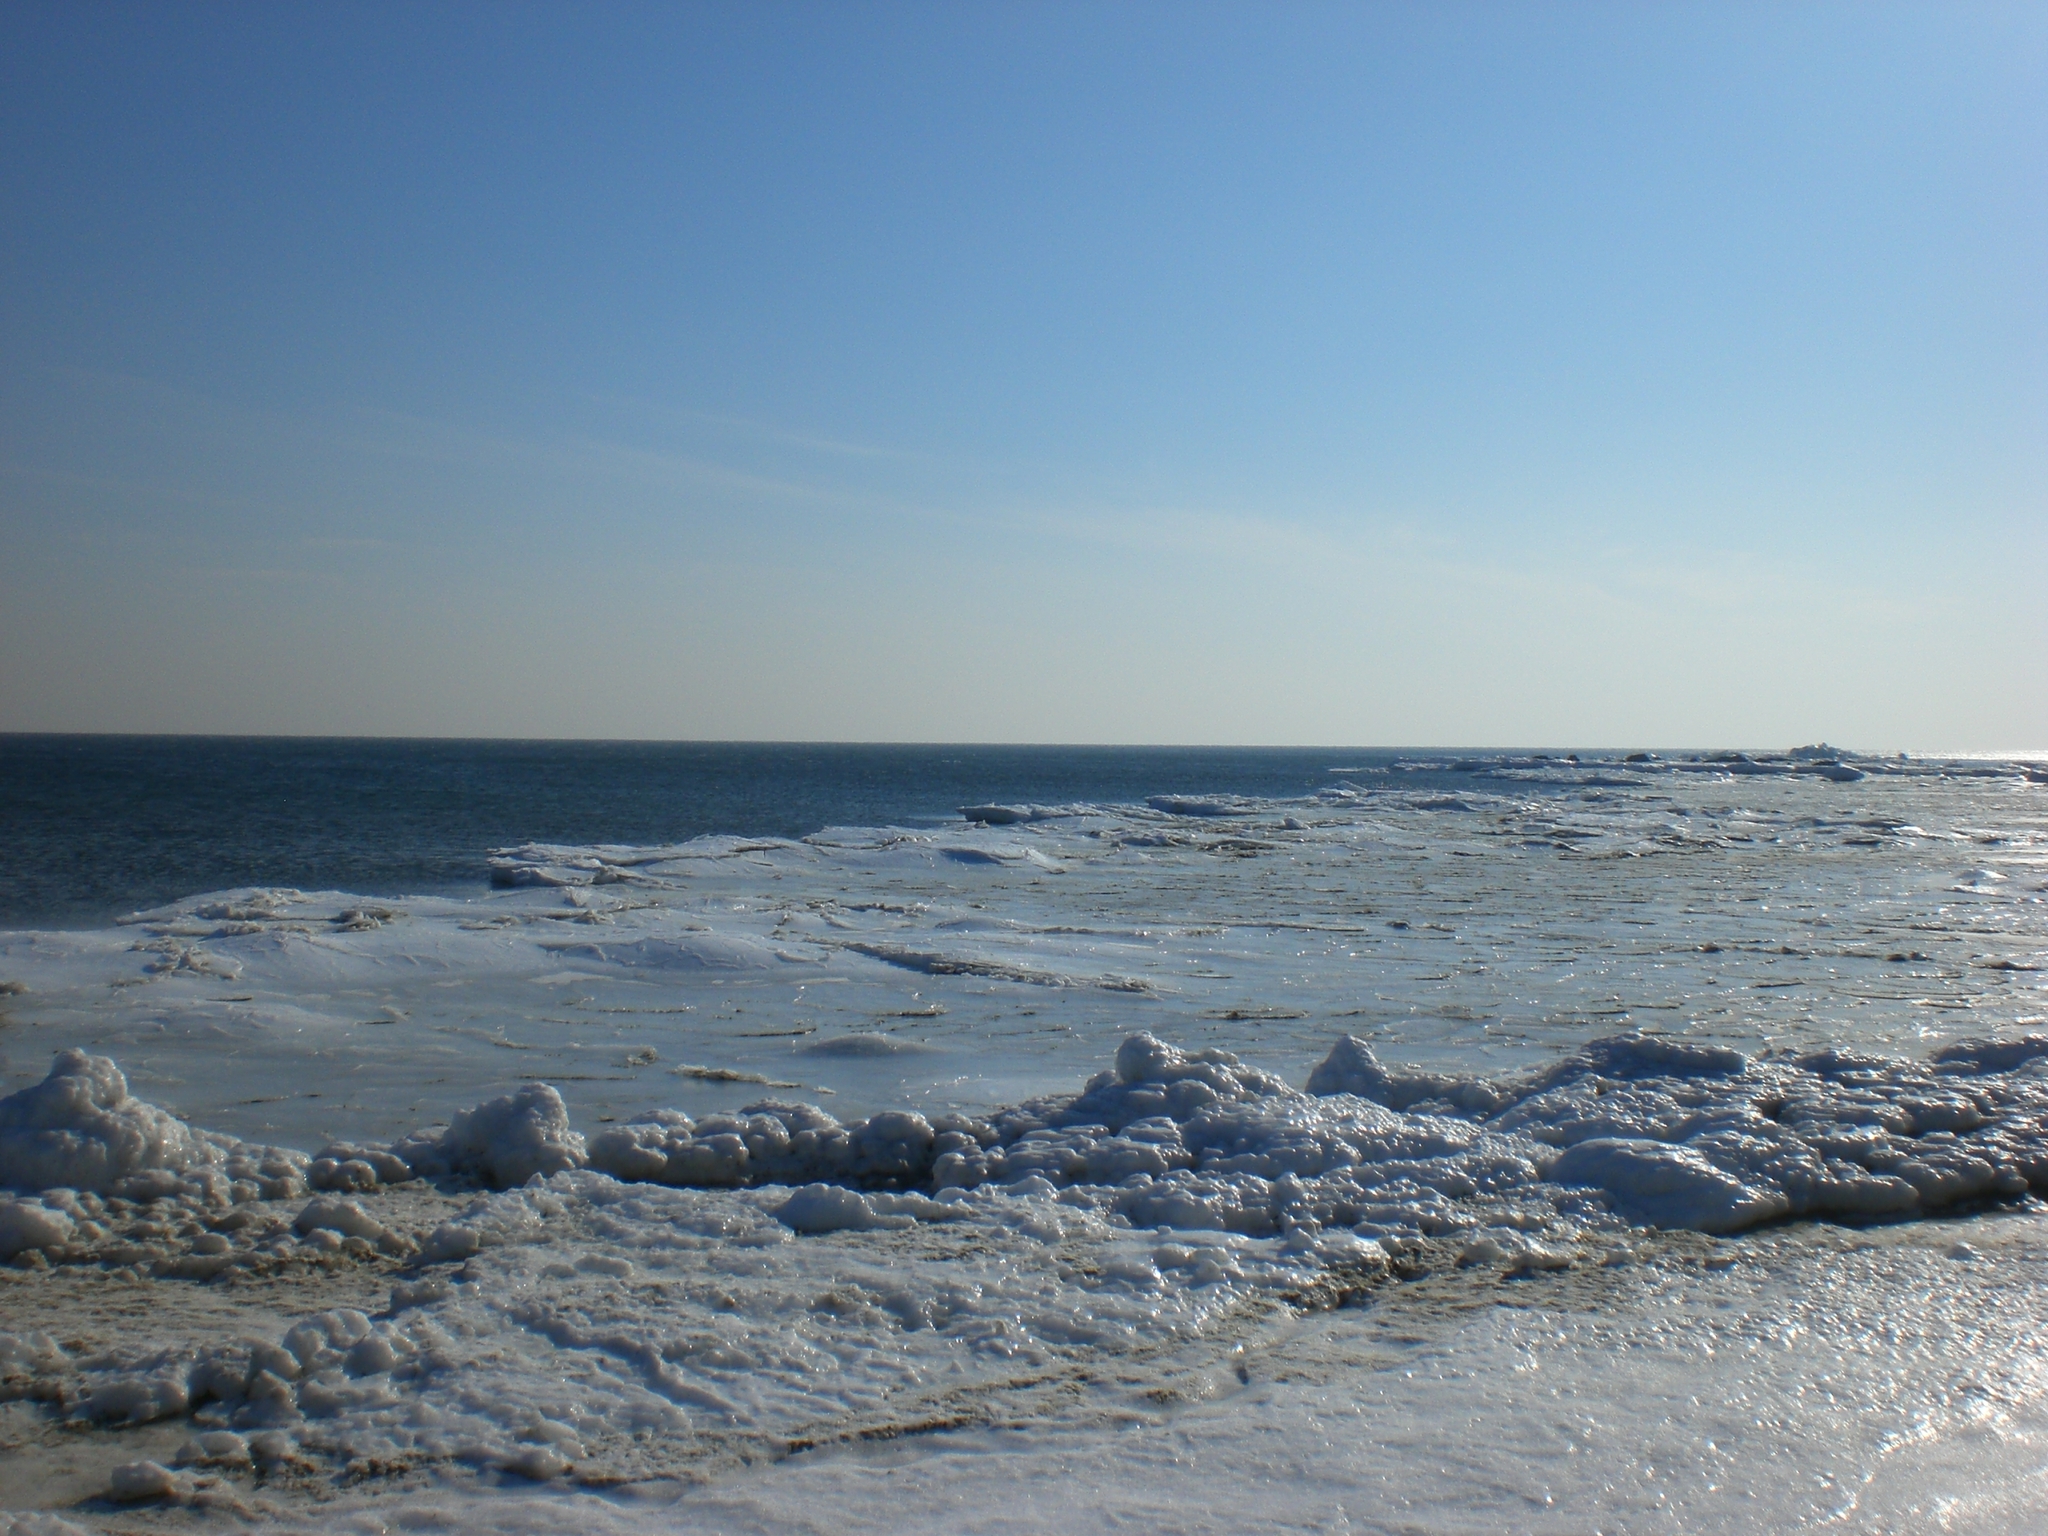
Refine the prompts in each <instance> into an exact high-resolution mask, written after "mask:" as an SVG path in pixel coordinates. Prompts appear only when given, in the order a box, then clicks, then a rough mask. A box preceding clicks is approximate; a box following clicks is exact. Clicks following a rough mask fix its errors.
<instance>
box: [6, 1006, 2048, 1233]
mask: <svg viewBox="0 0 2048 1536" xmlns="http://www.w3.org/2000/svg"><path fill="white" fill-rule="evenodd" d="M586 1168H587V1169H589V1170H591V1171H593V1172H597V1173H603V1174H608V1175H610V1176H612V1177H613V1178H616V1179H618V1180H621V1181H623V1182H628V1183H645V1184H663V1185H671V1186H680V1187H685V1188H698V1189H746V1188H754V1187H758V1186H763V1185H781V1186H787V1187H791V1188H795V1189H798V1190H800V1191H801V1190H804V1189H806V1188H807V1187H810V1186H817V1187H818V1189H817V1190H813V1191H812V1192H811V1193H809V1194H806V1195H805V1196H804V1198H803V1199H802V1200H800V1201H797V1202H796V1203H795V1204H794V1205H793V1206H792V1207H791V1209H792V1212H793V1218H794V1219H793V1223H792V1224H797V1225H802V1226H815V1225H816V1224H818V1223H821V1222H822V1223H827V1224H832V1223H837V1224H838V1225H841V1226H845V1225H859V1224H860V1223H862V1222H864V1221H866V1220H868V1219H869V1218H870V1217H872V1216H873V1215H874V1214H875V1210H876V1209H877V1208H876V1207H874V1206H872V1205H871V1204H870V1205H867V1206H863V1207H861V1208H860V1210H856V1209H855V1205H854V1204H853V1203H849V1200H848V1198H846V1197H843V1196H841V1195H839V1194H835V1193H826V1192H821V1191H829V1190H843V1191H847V1192H850V1194H851V1196H852V1197H853V1199H854V1200H855V1201H857V1200H858V1199H859V1198H860V1197H861V1196H863V1195H875V1196H911V1195H915V1196H917V1197H919V1198H922V1199H924V1200H925V1202H926V1204H929V1203H930V1199H931V1197H934V1196H936V1197H938V1198H940V1199H944V1198H947V1197H948V1194H949V1192H952V1193H953V1195H954V1196H956V1197H957V1195H958V1194H959V1193H961V1192H967V1191H973V1190H976V1189H979V1188H982V1187H983V1186H990V1187H1002V1188H1008V1189H1011V1190H1019V1191H1024V1192H1029V1191H1031V1190H1034V1189H1035V1190H1040V1191H1043V1192H1045V1193H1048V1194H1051V1193H1054V1192H1057V1191H1061V1190H1072V1191H1075V1192H1076V1193H1085V1194H1086V1195H1087V1198H1088V1202H1089V1203H1090V1204H1091V1205H1093V1206H1096V1207H1099V1208H1100V1209H1101V1210H1102V1211H1103V1213H1104V1214H1105V1215H1109V1216H1112V1217H1119V1218H1122V1219H1123V1220H1125V1221H1127V1222H1129V1223H1130V1224H1131V1225H1133V1226H1135V1227H1157V1226H1167V1227H1175V1228H1182V1229H1188V1230H1214V1231H1225V1232H1234V1233H1239V1234H1242V1235H1245V1236H1249V1237H1271V1236H1278V1235H1284V1234H1286V1233H1288V1232H1291V1231H1295V1230H1318V1231H1319V1230H1322V1229H1325V1228H1332V1227H1343V1228H1350V1229H1352V1230H1353V1231H1355V1232H1356V1233H1357V1234H1358V1235H1360V1236H1364V1237H1374V1236H1387V1235H1395V1234H1402V1233H1406V1234H1416V1233H1420V1234H1424V1235H1431V1234H1438V1233H1445V1232H1455V1231H1459V1230H1463V1229H1466V1228H1469V1227H1471V1226H1473V1225H1475V1224H1481V1225H1483V1224H1486V1223H1488V1222H1499V1221H1507V1222H1508V1223H1509V1224H1510V1225H1512V1226H1516V1227H1520V1228H1524V1229H1530V1230H1534V1229H1538V1228H1541V1229H1553V1228H1554V1229H1565V1228H1575V1227H1579V1226H1582V1225H1584V1224H1586V1223H1588V1222H1592V1223H1595V1224H1605V1225H1613V1224H1617V1223H1618V1224H1622V1225H1627V1224H1632V1223H1638V1224H1648V1225H1654V1226H1660V1227H1668V1228H1685V1229H1691V1230H1695V1231H1701V1232H1709V1233H1724V1232H1732V1231H1737V1230H1741V1229H1743V1228H1745V1227H1750V1226H1754V1225H1756V1224H1758V1223H1760V1222H1766V1221H1772V1220H1776V1219H1780V1218H1785V1217H1798V1216H1816V1217H1829V1218H1836V1219H1852V1220H1856V1219H1870V1218H1893V1217H1901V1216H1911V1215H1918V1214H1923V1213H1927V1212H1931V1211H1936V1210H1940V1209H1943V1208H1946V1207H1951V1206H1955V1205H1958V1204H1961V1203H1964V1202H1970V1201H1981V1200H1995V1199H2010V1198H2015V1197H2018V1196H2022V1195H2025V1194H2027V1193H2028V1192H2029V1191H2030V1190H2048V1036H2026V1037H2022V1038H2018V1039H2006V1040H1991V1041H1976V1042H1967V1043H1963V1044H1958V1045H1953V1046H1950V1047H1948V1048H1946V1049H1944V1050H1942V1051H1939V1052H1937V1053H1936V1054H1935V1055H1934V1056H1933V1057H1932V1058H1930V1059H1928V1060H1926V1061H1917V1062H1916V1061H1908V1060H1902V1059H1891V1058H1880V1057H1866V1056H1859V1055H1855V1054H1853V1053H1850V1052H1846V1051H1842V1050H1839V1049H1831V1050H1827V1051H1820V1052H1810V1053H1807V1054H1804V1055H1798V1056H1785V1057H1773V1056H1765V1057H1754V1058H1753V1057H1750V1056H1746V1055H1745V1054H1743V1053H1742V1052H1740V1051H1735V1050H1731V1049H1728V1048H1726V1047H1722V1046H1715V1045H1711V1044H1700V1043H1695V1042H1690V1041H1684V1040H1677V1039H1672V1038H1669V1037H1663V1036H1656V1035H1645V1034H1632V1035H1622V1036H1613V1037H1609V1038H1605V1039H1600V1040H1595V1041H1592V1042H1590V1043H1588V1044H1587V1045H1586V1046H1584V1047H1583V1048H1582V1049H1580V1050H1579V1051H1577V1052H1574V1053H1573V1054H1572V1055H1570V1056H1568V1057H1565V1058H1563V1059H1562V1060H1560V1061H1558V1062H1555V1063H1553V1064H1551V1065H1550V1066H1548V1067H1545V1068H1543V1069H1541V1070H1540V1071H1537V1072H1533V1073H1530V1074H1527V1075H1524V1076H1522V1077H1518V1078H1503V1079H1485V1078H1478V1077H1457V1076H1450V1075H1441V1074H1434V1073H1425V1072H1416V1071H1407V1070H1401V1069H1398V1068H1389V1067H1387V1066H1385V1065H1383V1064H1382V1063H1381V1062H1380V1061H1379V1060H1378V1059H1377V1058H1376V1057H1375V1055H1374V1053H1373V1051H1372V1049H1371V1048H1370V1046H1368V1045H1367V1044H1366V1043H1365V1042H1364V1041H1362V1040H1360V1039H1357V1038H1356V1037H1353V1036H1344V1037H1342V1038H1340V1039H1339V1040H1338V1041H1337V1042H1336V1044H1335V1045H1334V1046H1333V1047H1332V1048H1331V1050H1330V1052H1329V1054H1328V1056H1327V1057H1326V1058H1325V1059H1324V1060H1323V1062H1322V1063H1321V1064H1320V1065H1319V1066H1318V1067H1317V1068H1316V1069H1315V1071H1314V1072H1313V1073H1312V1074H1311V1076H1310V1078H1309V1082H1308V1087H1307V1090H1306V1091H1304V1090H1302V1089H1297V1088H1294V1087H1292V1086H1291V1085H1290V1084H1288V1083H1287V1082H1285V1081H1284V1080H1282V1079H1281V1078H1279V1077H1277V1076H1275V1075H1274V1074H1272V1073H1269V1072H1266V1071H1264V1070H1262V1069H1260V1068H1258V1067H1256V1066H1253V1065H1250V1064H1248V1063H1246V1062H1244V1061H1242V1060H1240V1059H1239V1058H1238V1057H1236V1056H1234V1055H1232V1054H1231V1053H1229V1052H1226V1051H1221V1050H1196V1051H1188V1050H1182V1049H1179V1048H1177V1047H1175V1046H1173V1045H1170V1044H1168V1043H1166V1042H1164V1041H1161V1040H1158V1039H1156V1038H1154V1037H1153V1036H1151V1035H1149V1034H1139V1035H1133V1036H1132V1037H1130V1038H1129V1039H1127V1040H1126V1041H1125V1042H1124V1043H1123V1045H1122V1046H1121V1047H1120V1048H1119V1049H1118V1051H1117V1054H1116V1059H1115V1063H1114V1065H1113V1067H1112V1068H1111V1069H1110V1070H1108V1071H1105V1072H1102V1073H1099V1074H1097V1075H1096V1076H1095V1077H1094V1078H1092V1079H1090V1080H1089V1081H1088V1082H1087V1083H1086V1084H1085V1085H1084V1086H1083V1088H1082V1089H1081V1091H1080V1092H1079V1093H1076V1094H1073V1095H1069V1096H1054V1097H1048V1098H1043V1099H1036V1100H1030V1101H1027V1102H1025V1103H1022V1104H1018V1105H1014V1106H1012V1107H1010V1108H1007V1109H1004V1110H1000V1111H998V1112H996V1113H994V1114H992V1115H988V1116H976V1115H966V1114H945V1115H939V1116H936V1117H933V1118H927V1117H926V1116H924V1115H921V1114H917V1113H914V1112H910V1111H902V1110H896V1111H885V1112H883V1113H879V1114H875V1115H870V1116H868V1117H866V1118H864V1119H859V1120H853V1121H849V1122H844V1123H842V1122H841V1121H840V1120H838V1119H836V1118H835V1117H833V1116H832V1115H830V1114H828V1113H827V1112H826V1111H824V1110H822V1109H820V1108H818V1107H817V1106H815V1105H811V1104H803V1103H792V1102H785V1101H780V1100H764V1101H762V1102H759V1103H756V1104H752V1105H749V1106H747V1107H746V1108H744V1109H742V1110H740V1111H739V1112H737V1113H734V1114H712V1115H704V1116H700V1117H697V1118H694V1119H693V1118H692V1117H690V1116H688V1115H686V1114H683V1113H682V1112H681V1111H678V1110H673V1109H662V1110H654V1111H650V1112H648V1113H646V1114H643V1115H641V1116H640V1117H638V1118H637V1119H635V1120H633V1121H630V1122H628V1123H626V1124H623V1125H612V1126H607V1127H605V1128H603V1129H601V1130H599V1131H598V1132H597V1133H596V1134H595V1135H593V1136H591V1137H589V1138H588V1139H587V1140H586V1138H585V1137H584V1136H583V1135H582V1134H581V1133H579V1132H578V1131H576V1130H575V1129H574V1128H573V1127H572V1126H571V1125H570V1122H569V1115H568V1111H567V1109H566V1108H565V1106H564V1105H563V1102H562V1099H561V1097H560V1095H559V1094H558V1093H557V1092H556V1090H555V1089H553V1088H552V1087H549V1086H547V1085H545V1084H540V1083H532V1084H528V1085H526V1086H525V1087H522V1088H520V1089H519V1090H518V1091H516V1092H514V1093H512V1094H509V1095H506V1096H504V1097H502V1098H498V1099H493V1100H491V1101H489V1102H487V1103H484V1104H480V1105H478V1106H476V1107H475V1108H474V1109H470V1110H466V1111H463V1112H462V1113H460V1114H458V1115H456V1116H455V1117H454V1119H453V1121H452V1123H451V1124H449V1125H448V1126H446V1127H438V1128H434V1129H430V1130H427V1131H422V1132H416V1133H414V1134H413V1135H411V1136H408V1137H405V1138H403V1139H402V1140H400V1141H399V1142H397V1143H395V1144H394V1145H392V1146H391V1147H390V1148H388V1149H375V1148H361V1147H353V1146H347V1145H341V1146H335V1147H330V1148H328V1149H326V1150H325V1151H324V1152H323V1153H322V1154H321V1156H320V1157H319V1158H317V1159H313V1160H310V1162H309V1160H308V1159H306V1158H305V1157H304V1156H303V1155H302V1154H287V1153H278V1152H275V1151H274V1150H272V1149H265V1148H249V1147H243V1146H239V1145H238V1144H235V1143H231V1142H228V1141H226V1140H225V1139H224V1138H219V1137H213V1136H209V1135H208V1134H207V1133H204V1132H200V1131H195V1130H193V1129H191V1128H190V1127H188V1126H186V1125H184V1124H183V1122H181V1121H178V1120H177V1119H175V1118H174V1117H172V1116H170V1115H169V1114H167V1113H165V1112H164V1111H163V1110H160V1109H157V1108H156V1107H154V1106H152V1105H148V1104H144V1103H142V1102H141V1101H139V1100H136V1099H134V1098H132V1097H130V1096H129V1095H128V1094H127V1091H126V1084H125V1081H124V1080H123V1079H122V1077H121V1074H120V1072H119V1069H118V1068H116V1067H115V1066H114V1064H113V1063H112V1062H111V1061H108V1060H106V1059H105V1058H100V1057H90V1056H87V1055H85V1054H84V1053H82V1052H76V1051H70V1052H65V1053H63V1054H62V1055H60V1056H59V1057H58V1058H57V1061H56V1063H55V1065H54V1066H53V1067H52V1069H51V1072H50V1075H49V1077H48V1078H46V1079H45V1081H44V1082H43V1083H41V1084H38V1085H37V1086H36V1087H34V1088H30V1089H27V1090H24V1091H23V1092H21V1093H17V1094H15V1095H13V1096H11V1097H10V1098H7V1099H5V1100H0V1177H4V1179H5V1182H6V1183H7V1184H8V1185H9V1186H11V1187H13V1188H15V1189H17V1190H21V1191H24V1192H35V1191H46V1192H47V1191H56V1192H58V1194H59V1196H61V1194H62V1193H63V1192H66V1191H71V1190H95V1191H100V1192H103V1193H104V1192H127V1193H130V1194H133V1195H143V1196H147V1195H148V1193H149V1191H151V1190H153V1189H159V1188H160V1191H161V1192H162V1193H166V1194H169V1193H175V1192H185V1193H192V1194H197V1195H199V1196H201V1197H203V1198H206V1199H208V1200H210V1201H211V1202H213V1203H217V1204H220V1203H228V1202H232V1201H236V1200H243V1199H255V1198H263V1197H269V1198H277V1197H278V1195H277V1193H276V1192H277V1191H287V1192H295V1191H303V1190H304V1189H305V1188H306V1187H307V1186H308V1185H310V1186H311V1187H312V1188H315V1189H321V1190H327V1191H332V1192H339V1193H346V1192H348V1191H352V1190H364V1189H370V1188H373V1187H375V1186H376V1185H377V1184H379V1183H392V1182H400V1181H403V1180H405V1179H409V1178H413V1177H427V1178H435V1179H442V1180H448V1179H454V1180H457V1181H466V1182H469V1183H471V1184H474V1185H480V1186H483V1187H486V1188H512V1187H517V1186H520V1185H523V1184H526V1183H527V1182H529V1181H530V1180H533V1179H535V1178H536V1177H541V1178H545V1177H547V1176H549V1175H552V1174H558V1173H564V1172H571V1171H575V1170H579V1169H586ZM188 1186H189V1188H188ZM63 1209H64V1203H63V1200H62V1199H61V1198H57V1199H55V1200H53V1199H50V1198H45V1199H43V1200H41V1201H40V1202H22V1201H15V1202H13V1203H12V1204H8V1205H0V1246H11V1250H12V1251H19V1250H20V1249H22V1248H25V1247H37V1248H50V1247H53V1246H61V1244H62V1242H63V1241H64V1239H65V1237H66V1233H65V1231H64V1230H63V1227H64V1222H63V1220H62V1212H63ZM862 1211H865V1212H866V1215H863V1214H862ZM835 1212H837V1213H838V1214H836V1215H835V1214H834V1213H835ZM53 1213H54V1214H53Z"/></svg>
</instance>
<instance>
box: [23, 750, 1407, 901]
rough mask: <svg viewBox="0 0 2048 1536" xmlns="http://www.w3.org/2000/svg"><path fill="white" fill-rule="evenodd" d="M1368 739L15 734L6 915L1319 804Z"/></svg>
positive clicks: (367, 889) (1361, 761)
mask: <svg viewBox="0 0 2048 1536" xmlns="http://www.w3.org/2000/svg"><path fill="white" fill-rule="evenodd" d="M1390 761H1392V755H1391V754H1389V753H1386V752H1383V751H1380V752H1365V751H1357V750H1352V749H1348V748H1298V747H1288V748H1228V747H986V746H974V747H948V746H834V745H789V744H777V743H745V742H721V743H711V742H598V741H575V742H561V741H391V740H349V739H309V738H291V737H201V736H27V735H12V736H0V926H7V927H23V926H31V925H33V926H80V925H96V924H100V923H104V922H107V921H108V920H110V919H111V918H113V917H115V916H118V915H121V914H124V913H127V912H131V911H134V910H136V909H137V908H140V907H148V906H153V905H156V904H158V903H161V902H166V901H171V900H174V899H176V898H178V897H180V896H189V895H192V894H194V893H196V892H199V891H209V890H222V889H226V888H229V887H232V886H241V885H287V886H298V887H301V888H305V889H338V890H346V891H355V892H358V893H360V894H363V895H367V896H402V895H408V894H418V893H441V892H451V891H463V890H481V889H482V888H483V887H484V884H485V882H486V880H487V878H488V875H487V867H486V862H485V861H486V856H487V855H488V853H489V851H490V850H491V849H492V848H498V847H504V846H507V845H509V844H515V843H522V842H527V841H536V842H560V843H599V842H604V843H666V842H678V841H681V840H683V839H685V838H690V837H695V836H698V835H699V834H701V833H706V832H734V833H742V834H747V835H757V836H758V835H774V836H782V837H801V836H804V835H805V834H807V833H811V832H815V831H817V830H818V829H819V828H820V827H825V826H832V825H840V826H882V825H893V826H918V825H931V824H935V823H937V822H941V821H947V820H955V819H957V818H958V815H959V808H960V807H961V806H963V805H974V804H980V803H986V802H990V801H998V802H1018V801H1037V802H1040V803H1057V802H1064V801H1076V800H1088V801H1098V802H1131V801H1140V800H1143V799H1145V798H1146V797H1147V796H1148V795H1159V794H1242V795H1299V794H1304V793H1309V792H1312V791H1314V790H1316V789H1318V788H1321V787H1322V786H1323V785H1325V784H1328V783H1329V782H1331V775H1330V770H1331V769H1332V768H1343V767H1361V766H1368V765H1372V764H1384V763H1387V762H1390Z"/></svg>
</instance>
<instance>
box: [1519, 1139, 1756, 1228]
mask: <svg viewBox="0 0 2048 1536" xmlns="http://www.w3.org/2000/svg"><path fill="white" fill-rule="evenodd" d="M1550 1176H1551V1178H1553V1179H1555V1180H1556V1181H1557V1182H1558V1183H1560V1184H1589V1185H1594V1186H1597V1187H1598V1188H1600V1189H1604V1190H1605V1191H1607V1193H1608V1194H1610V1195H1612V1196H1613V1197H1614V1199H1615V1202H1616V1203H1617V1204H1618V1205H1619V1206H1621V1208H1622V1209H1623V1210H1624V1211H1626V1212H1628V1213H1629V1214H1630V1215H1633V1216H1639V1217H1641V1218H1642V1219H1643V1220H1645V1221H1648V1222H1650V1223H1652V1224H1653V1225H1655V1226H1660V1227H1683V1228H1689V1229H1691V1230H1692V1231H1695V1232H1735V1231H1739V1230H1740V1229H1742V1228H1743V1227H1753V1226H1755V1225H1756V1224H1757V1223H1758V1222H1760V1221H1770V1220H1772V1219H1774V1218H1776V1217H1779V1216H1783V1215H1785V1214H1786V1213H1787V1212H1788V1211H1789V1210H1790V1209H1791V1201H1789V1200H1788V1199H1786V1197H1785V1195H1784V1194H1783V1193H1782V1192H1780V1191H1777V1190H1767V1189H1753V1188H1751V1187H1750V1186H1749V1185H1747V1184H1745V1183H1743V1182H1742V1181H1741V1180H1740V1179H1738V1178H1736V1177H1734V1176H1733V1175H1732V1174H1729V1173H1724V1172H1723V1171H1722V1170H1721V1169H1719V1168H1716V1167H1715V1166H1714V1165H1713V1164H1712V1163H1710V1162H1708V1161H1707V1160H1706V1158H1704V1157H1703V1156H1701V1155H1700V1154H1699V1153H1698V1152H1696V1151H1694V1150H1692V1149H1691V1148H1689V1147H1682V1146H1671V1145H1669V1144H1668V1143H1665V1142H1661V1141H1638V1140H1632V1139H1628V1138H1624V1137H1597V1138H1595V1139H1593V1140H1591V1141H1582V1142H1580V1143H1579V1144H1578V1145H1577V1146H1575V1147H1573V1148H1571V1149H1570V1150H1569V1151H1567V1152H1566V1153H1565V1154H1564V1156H1562V1157H1560V1158H1559V1159H1558V1160H1557V1162H1556V1163H1555V1165H1553V1166H1552V1168H1551V1170H1550Z"/></svg>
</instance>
